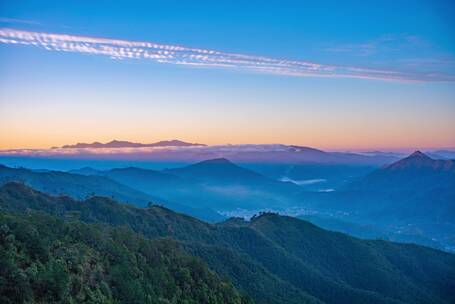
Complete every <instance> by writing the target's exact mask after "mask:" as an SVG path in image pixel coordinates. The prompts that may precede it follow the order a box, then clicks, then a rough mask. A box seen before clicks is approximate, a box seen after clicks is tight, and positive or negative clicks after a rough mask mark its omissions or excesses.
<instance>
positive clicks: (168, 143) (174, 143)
mask: <svg viewBox="0 0 455 304" xmlns="http://www.w3.org/2000/svg"><path fill="white" fill-rule="evenodd" d="M193 146H205V145H203V144H197V143H188V142H184V141H181V140H176V139H174V140H164V141H159V142H156V143H151V144H142V143H135V142H130V141H123V140H115V139H114V140H112V141H110V142H107V143H105V144H103V143H100V142H97V141H95V142H93V143H91V144H88V143H77V144H75V145H64V146H62V147H61V148H62V149H71V148H143V147H193ZM52 148H53V149H56V148H58V147H52Z"/></svg>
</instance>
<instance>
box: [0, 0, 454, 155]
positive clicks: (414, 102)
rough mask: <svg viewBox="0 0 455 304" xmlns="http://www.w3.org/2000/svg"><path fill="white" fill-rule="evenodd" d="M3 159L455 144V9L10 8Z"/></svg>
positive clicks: (1, 59) (400, 5)
mask: <svg viewBox="0 0 455 304" xmlns="http://www.w3.org/2000/svg"><path fill="white" fill-rule="evenodd" d="M0 67H1V68H0V149H13V148H48V147H51V146H61V145H64V144H72V143H76V142H93V141H101V142H107V141H110V140H112V139H118V140H130V141H136V142H144V143H149V142H155V141H159V140H168V139H180V140H185V141H189V142H199V143H205V144H210V145H215V144H228V143H231V144H245V143H251V144H269V143H282V144H296V145H305V146H312V147H316V148H321V149H326V150H376V149H382V150H399V149H414V148H420V149H428V148H454V147H455V132H454V130H455V119H453V117H455V3H454V2H453V1H423V0H422V1H380V2H377V3H372V2H369V1H46V0H41V1H27V0H23V1H4V0H0Z"/></svg>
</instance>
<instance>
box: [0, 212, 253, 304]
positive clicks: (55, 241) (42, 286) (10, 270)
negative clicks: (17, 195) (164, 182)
mask: <svg viewBox="0 0 455 304" xmlns="http://www.w3.org/2000/svg"><path fill="white" fill-rule="evenodd" d="M0 257H1V263H0V269H1V272H0V282H1V284H0V302H1V303H5V304H7V303H149V304H152V303H189V304H190V303H192V304H199V303H207V304H209V303H213V304H217V303H219V304H221V303H231V304H242V303H251V301H249V300H248V299H247V298H245V297H244V296H241V295H240V294H239V293H238V292H237V291H236V290H235V289H234V287H233V286H232V285H231V284H229V283H227V282H224V281H221V280H220V279H219V278H218V276H217V275H216V274H214V273H213V272H212V271H210V270H208V268H207V265H206V264H205V263H203V262H201V261H200V260H198V259H196V258H194V257H192V256H190V255H188V254H187V253H185V252H184V251H183V250H182V249H181V246H180V245H179V244H177V243H176V242H174V241H172V240H168V239H160V240H148V239H145V238H143V237H141V236H140V235H138V234H135V233H133V232H132V231H131V229H127V228H109V227H107V226H101V225H88V224H84V223H81V222H78V221H71V222H63V221H61V220H59V219H57V218H55V217H52V216H49V215H45V214H40V213H33V212H32V213H28V215H27V216H23V215H17V214H13V213H6V212H0Z"/></svg>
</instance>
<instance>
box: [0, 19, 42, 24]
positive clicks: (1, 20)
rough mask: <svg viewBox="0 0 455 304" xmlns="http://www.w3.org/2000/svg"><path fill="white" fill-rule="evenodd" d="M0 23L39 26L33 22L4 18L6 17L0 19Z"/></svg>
mask: <svg viewBox="0 0 455 304" xmlns="http://www.w3.org/2000/svg"><path fill="white" fill-rule="evenodd" d="M0 23H21V24H30V25H38V24H40V23H39V22H37V21H33V20H24V19H16V18H6V17H0Z"/></svg>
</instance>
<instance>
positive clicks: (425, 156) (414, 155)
mask: <svg viewBox="0 0 455 304" xmlns="http://www.w3.org/2000/svg"><path fill="white" fill-rule="evenodd" d="M408 157H424V158H427V159H428V158H430V157H429V156H428V155H426V154H425V153H423V152H421V151H420V150H417V151H414V153H412V154H411V155H409V156H408Z"/></svg>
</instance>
